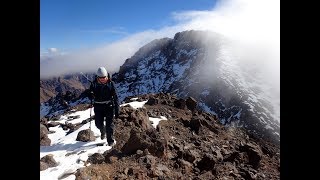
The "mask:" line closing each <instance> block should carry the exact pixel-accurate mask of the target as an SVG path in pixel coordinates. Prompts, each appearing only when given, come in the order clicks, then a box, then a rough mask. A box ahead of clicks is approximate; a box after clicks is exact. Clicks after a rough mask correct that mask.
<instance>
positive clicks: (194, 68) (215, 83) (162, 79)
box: [40, 31, 280, 141]
mask: <svg viewBox="0 0 320 180" xmlns="http://www.w3.org/2000/svg"><path fill="white" fill-rule="evenodd" d="M231 48H232V45H231V43H230V42H229V41H228V40H227V39H225V38H224V37H222V36H221V35H219V34H215V33H212V32H206V31H184V32H180V33H177V34H176V35H175V36H174V38H173V39H170V38H163V39H156V40H154V41H152V42H150V43H148V44H147V45H145V46H143V47H141V48H140V49H139V50H138V51H137V52H136V53H135V54H134V55H133V56H132V57H130V58H128V59H127V60H126V61H125V63H124V64H123V65H122V66H121V67H120V70H119V72H118V73H115V74H114V75H113V76H112V78H113V81H114V82H115V84H116V88H117V90H118V95H119V97H120V100H121V101H122V100H124V98H126V97H127V96H136V95H141V94H149V93H159V92H164V93H166V92H169V93H171V94H176V95H177V96H178V97H180V98H185V97H187V96H192V97H194V98H195V99H196V100H197V101H198V106H199V107H200V108H202V109H203V110H204V111H206V112H210V113H212V114H216V115H217V116H218V117H219V119H220V121H221V122H222V123H223V124H225V125H226V126H242V127H244V128H246V129H247V130H249V131H252V132H254V133H255V134H256V135H258V136H263V137H271V138H272V139H275V140H276V141H280V94H279V90H275V89H274V87H272V86H271V85H269V84H268V82H266V81H265V80H264V79H265V78H264V77H263V76H265V74H263V73H261V71H260V70H261V69H259V68H257V67H256V66H255V64H254V63H251V64H250V63H242V62H241V63H239V62H240V61H239V59H238V57H237V56H236V55H235V54H233V50H232V49H231ZM77 102H78V103H79V102H82V103H85V102H87V103H89V101H88V100H87V99H82V98H79V99H77V101H72V102H71V104H72V103H73V104H76V103H77ZM68 103H69V104H70V101H68ZM51 107H53V108H51ZM40 108H41V109H42V110H43V111H41V112H43V113H42V115H45V114H46V113H47V112H49V114H50V113H51V114H53V113H57V112H58V111H57V110H63V103H62V102H61V100H57V98H53V99H52V100H51V103H49V102H46V103H43V104H42V105H41V107H40Z"/></svg>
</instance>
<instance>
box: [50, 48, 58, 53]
mask: <svg viewBox="0 0 320 180" xmlns="http://www.w3.org/2000/svg"><path fill="white" fill-rule="evenodd" d="M48 52H49V53H56V52H58V49H57V48H49V49H48Z"/></svg>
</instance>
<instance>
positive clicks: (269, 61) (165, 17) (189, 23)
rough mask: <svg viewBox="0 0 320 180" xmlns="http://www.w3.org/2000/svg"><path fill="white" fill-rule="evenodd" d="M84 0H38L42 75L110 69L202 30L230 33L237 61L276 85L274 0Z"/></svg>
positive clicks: (277, 35)
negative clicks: (155, 44)
mask: <svg viewBox="0 0 320 180" xmlns="http://www.w3.org/2000/svg"><path fill="white" fill-rule="evenodd" d="M87 2H89V0H86V1H84V0H50V1H48V0H40V78H50V77H53V76H60V75H63V74H70V73H79V72H95V71H96V69H97V67H101V66H104V67H106V68H107V70H108V72H111V74H112V73H114V72H118V71H119V68H120V66H122V65H123V63H124V62H125V60H126V59H127V58H130V57H131V56H133V55H134V53H136V52H137V51H138V49H139V48H141V47H142V46H144V45H145V44H147V43H149V42H151V41H152V40H154V39H161V38H165V37H168V38H173V37H174V35H175V34H176V33H178V32H182V31H187V30H205V31H212V32H215V33H218V34H219V35H221V36H223V37H225V38H226V39H228V40H229V41H228V45H225V46H223V49H224V51H226V52H228V53H229V54H230V57H231V56H233V57H237V61H238V63H239V64H243V65H245V66H247V65H248V66H249V64H250V65H252V66H254V67H257V66H258V67H259V68H260V69H262V70H263V71H264V73H265V74H264V75H262V76H263V77H266V78H268V81H272V82H274V83H275V84H276V86H277V87H279V86H280V1H279V0H217V1H214V0H161V1H160V0H157V1H155V0H154V1H152V0H148V1H147V0H140V1H139V0H135V1H126V2H124V1H123V0H120V1H111V0H105V1H102V0H91V1H90V3H87ZM208 48H211V47H208ZM215 58H220V57H215ZM278 89H279V88H278Z"/></svg>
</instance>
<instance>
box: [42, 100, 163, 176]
mask: <svg viewBox="0 0 320 180" xmlns="http://www.w3.org/2000/svg"><path fill="white" fill-rule="evenodd" d="M145 103H146V101H142V102H138V101H132V102H130V103H126V104H122V105H121V106H125V105H130V106H131V107H133V108H140V107H143V105H144V104H145ZM90 111H91V115H92V116H93V115H94V111H93V108H92V109H87V110H84V111H76V112H74V113H70V114H68V115H62V116H61V117H60V119H59V120H56V121H54V122H55V123H62V124H65V123H66V122H68V123H71V124H77V123H80V122H82V121H83V120H86V119H88V118H90ZM70 116H79V118H77V119H74V120H70V119H68V117H70ZM160 120H166V118H165V117H162V119H160V118H150V121H153V126H154V127H156V126H157V124H158V123H159V121H160ZM50 122H51V121H49V123H50ZM90 127H91V130H92V131H93V132H94V135H95V136H96V140H95V141H92V142H81V141H76V138H77V135H78V133H79V132H80V131H82V130H85V129H89V128H90ZM49 130H50V131H52V132H53V133H51V134H48V138H49V139H50V140H51V145H50V146H40V158H42V157H44V156H46V155H49V154H51V155H53V159H54V160H55V161H56V162H57V163H58V165H57V166H56V167H51V168H48V169H46V170H43V171H40V179H46V180H51V179H52V180H56V179H60V178H64V179H75V176H74V175H73V173H74V172H75V171H76V170H77V169H79V168H81V167H84V166H89V165H90V164H87V165H85V162H86V161H87V159H88V157H89V156H90V155H92V154H94V153H101V154H102V153H104V152H105V151H106V150H109V149H110V148H111V147H110V146H107V145H105V146H97V145H96V144H98V143H101V142H105V141H106V140H104V141H102V140H100V131H99V129H97V128H96V126H95V125H94V121H92V122H91V125H90V122H88V123H86V124H84V125H83V126H81V127H80V128H79V129H78V130H75V131H74V132H72V133H70V134H67V130H63V128H62V127H61V126H56V127H50V128H49Z"/></svg>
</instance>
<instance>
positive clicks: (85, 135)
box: [76, 129, 96, 142]
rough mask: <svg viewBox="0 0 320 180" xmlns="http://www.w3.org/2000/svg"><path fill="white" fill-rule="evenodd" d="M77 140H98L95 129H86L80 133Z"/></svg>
mask: <svg viewBox="0 0 320 180" xmlns="http://www.w3.org/2000/svg"><path fill="white" fill-rule="evenodd" d="M76 140H77V141H82V142H90V141H94V140H96V137H95V136H94V133H93V131H91V130H90V129H85V130H82V131H80V132H79V133H78V136H77V139H76Z"/></svg>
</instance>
